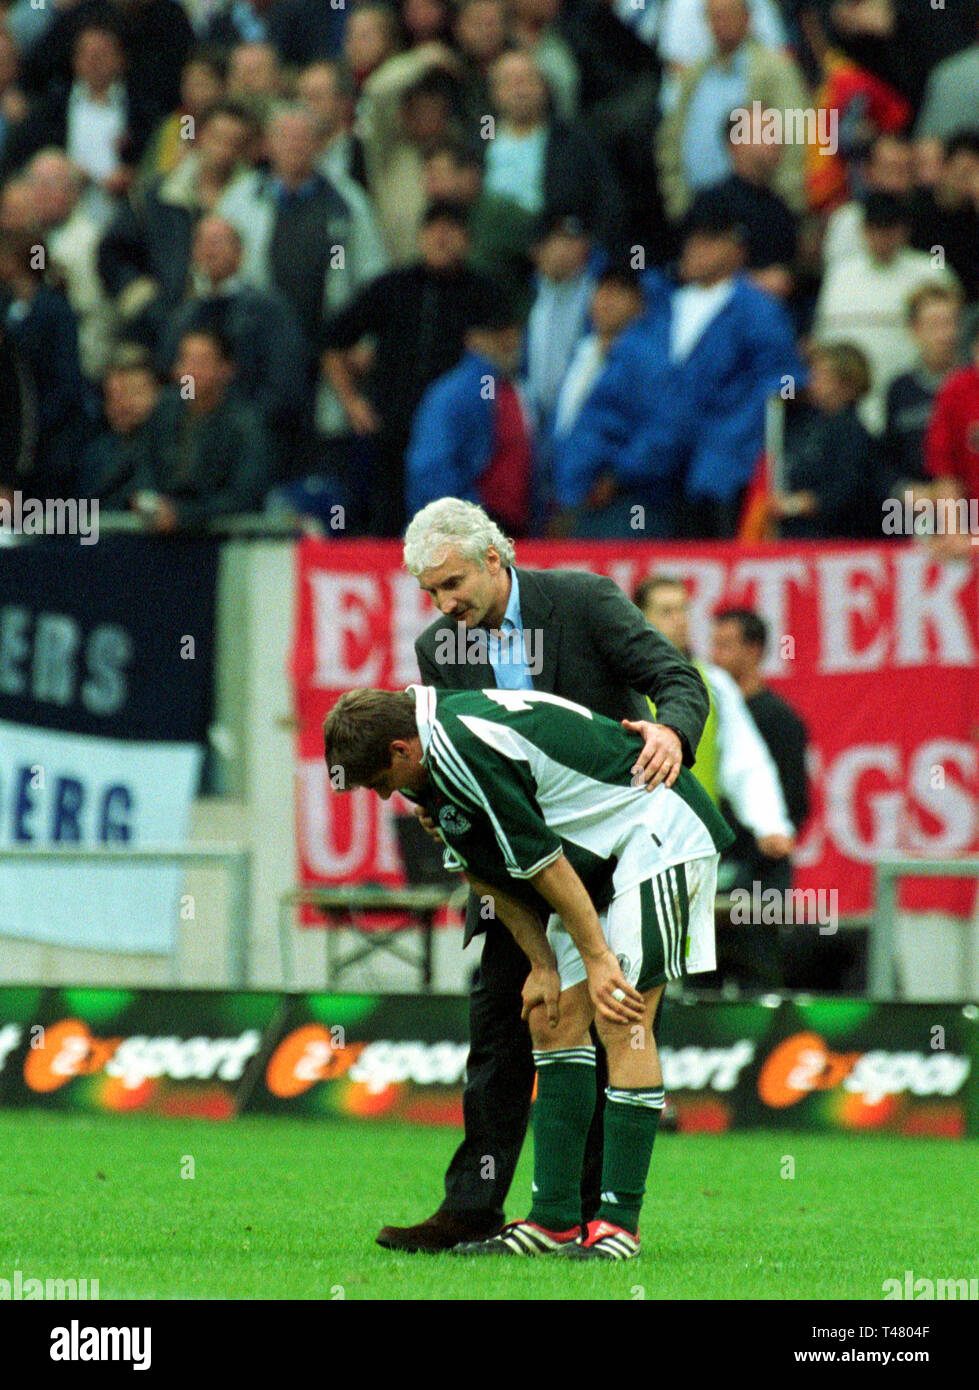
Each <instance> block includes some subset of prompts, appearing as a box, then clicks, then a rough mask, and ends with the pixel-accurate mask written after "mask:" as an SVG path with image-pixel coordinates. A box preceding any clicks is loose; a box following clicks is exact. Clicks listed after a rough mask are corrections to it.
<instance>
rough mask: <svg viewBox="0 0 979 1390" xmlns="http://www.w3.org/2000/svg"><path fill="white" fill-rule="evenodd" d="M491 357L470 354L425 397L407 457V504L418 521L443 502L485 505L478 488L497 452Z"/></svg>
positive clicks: (465, 355) (494, 376) (434, 385)
mask: <svg viewBox="0 0 979 1390" xmlns="http://www.w3.org/2000/svg"><path fill="white" fill-rule="evenodd" d="M497 375H498V373H497V369H496V367H495V366H494V365H493V363H492V362H491V361H490V360H489V358H488V357H482V356H480V355H479V354H478V353H475V352H466V353H465V354H464V355H463V357H462V360H461V361H460V362H459V364H458V366H456V367H453V368H452V370H451V371H449V372H445V373H444V374H443V375H442V376H440V377H439V378H438V380H437V381H434V382H433V383H432V385H431V386H430V387H429V388H428V390H427V391H426V392H425V395H424V396H423V397H422V400H421V404H420V405H419V407H418V409H417V411H416V412H415V418H414V420H413V422H412V427H411V440H410V442H409V444H408V449H407V452H406V454H405V502H406V505H407V508H408V515H409V516H414V514H415V513H416V512H417V511H419V510H420V509H421V508H422V507H425V506H427V505H428V503H429V502H435V501H437V500H438V498H440V497H461V498H462V499H463V500H464V501H466V502H479V500H480V498H479V491H478V488H477V483H478V482H479V479H480V478H481V477H482V475H483V473H485V471H486V469H487V467H488V465H489V461H490V458H491V456H492V453H493V415H494V409H493V407H494V401H495V397H494V396H493V395H492V394H491V393H490V392H489V391H488V390H487V389H486V388H487V382H488V381H489V380H491V379H492V380H494V381H495V379H496V377H497Z"/></svg>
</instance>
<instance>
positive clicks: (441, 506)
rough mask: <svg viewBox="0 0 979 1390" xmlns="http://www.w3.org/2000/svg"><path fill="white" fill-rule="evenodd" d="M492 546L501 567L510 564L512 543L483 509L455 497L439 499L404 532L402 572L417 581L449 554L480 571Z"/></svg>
mask: <svg viewBox="0 0 979 1390" xmlns="http://www.w3.org/2000/svg"><path fill="white" fill-rule="evenodd" d="M491 545H492V546H494V547H495V548H496V549H497V550H498V551H499V552H500V560H501V561H502V563H503V565H504V566H507V567H509V566H510V565H512V564H513V558H514V548H513V541H511V540H510V539H509V537H508V536H505V535H504V534H503V532H502V531H501V530H500V528H499V526H497V524H496V522H495V521H493V520H492V519H491V518H490V517H488V516H487V515H486V513H485V512H484V511H483V509H482V507H477V506H476V504H475V502H463V501H461V500H460V498H458V497H440V498H439V500H438V501H437V502H429V504H428V506H427V507H422V509H421V511H420V512H418V513H417V514H416V515H415V516H414V517H413V518H412V520H411V524H410V525H409V527H408V529H407V531H406V532H405V547H404V563H405V569H406V570H407V571H408V573H409V574H413V575H414V576H415V578H416V579H417V578H418V576H419V575H420V574H421V572H422V571H423V570H427V569H432V568H433V567H435V566H437V565H441V564H443V563H444V561H445V557H446V556H447V555H448V553H449V551H450V550H458V552H459V554H460V555H461V556H462V558H463V559H464V560H475V561H476V563H477V564H478V565H479V567H480V569H482V568H483V567H484V564H485V561H486V552H487V550H488V549H489V548H490V546H491Z"/></svg>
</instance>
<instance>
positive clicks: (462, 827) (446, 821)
mask: <svg viewBox="0 0 979 1390" xmlns="http://www.w3.org/2000/svg"><path fill="white" fill-rule="evenodd" d="M439 825H440V826H441V827H442V829H443V830H445V831H447V832H448V834H450V835H465V833H466V831H467V830H469V829H470V828H471V827H472V821H471V820H467V818H466V817H465V816H464V815H463V814H462V812H461V811H459V810H457V809H456V807H455V806H443V807H442V809H441V810H440V811H439Z"/></svg>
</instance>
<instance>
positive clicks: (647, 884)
mask: <svg viewBox="0 0 979 1390" xmlns="http://www.w3.org/2000/svg"><path fill="white" fill-rule="evenodd" d="M639 909H640V918H641V920H640V940H641V941H642V969H641V970H640V972H639V978H638V980H637V981H636V989H638V990H639V992H640V993H642V992H643V991H645V990H647V989H652V988H653V986H654V985H661V984H663V982H664V981H665V980H666V955H665V951H664V948H663V942H664V933H663V930H662V929H661V926H660V911H659V909H658V908H657V905H656V899H655V897H654V894H653V880H652V879H651V878H647V879H645V880H644V881H643V882H642V883H640V885H639ZM665 939H666V940H669V933H667V934H666V937H665Z"/></svg>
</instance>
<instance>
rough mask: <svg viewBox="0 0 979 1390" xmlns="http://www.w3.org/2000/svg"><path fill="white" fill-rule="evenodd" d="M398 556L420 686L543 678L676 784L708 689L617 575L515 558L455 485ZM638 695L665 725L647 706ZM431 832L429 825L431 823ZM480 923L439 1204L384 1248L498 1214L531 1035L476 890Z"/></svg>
mask: <svg viewBox="0 0 979 1390" xmlns="http://www.w3.org/2000/svg"><path fill="white" fill-rule="evenodd" d="M404 559H405V565H406V567H407V569H408V570H409V571H410V572H411V573H412V574H414V575H415V577H416V578H417V579H418V582H419V584H420V585H421V587H422V588H423V589H425V590H426V592H428V593H430V594H431V595H432V597H433V599H434V601H435V604H436V606H437V607H438V608H439V609H440V610H441V613H442V616H441V617H440V618H437V619H436V620H435V622H433V623H432V624H431V625H430V626H429V627H428V628H426V630H425V631H424V632H423V633H422V635H421V637H419V639H418V641H417V642H416V644H415V653H416V656H417V658H418V667H419V671H420V672H421V679H422V682H423V683H424V684H425V685H434V686H441V687H443V688H450V689H472V690H478V689H482V688H484V687H488V686H493V685H496V686H498V687H500V688H503V689H511V690H512V689H518V690H519V689H535V690H543V691H547V692H548V693H549V694H554V695H560V696H563V697H564V698H565V699H568V700H573V701H575V702H576V703H578V704H582V705H586V706H587V707H588V708H589V709H592V710H595V711H596V713H598V714H604V715H607V716H609V717H610V718H613V719H620V720H622V722H623V723H624V724H626V726H627V727H628V728H631V729H634V730H635V731H636V732H638V733H641V734H642V736H643V738H644V740H645V741H644V744H643V747H642V750H641V752H640V753H639V755H638V757H637V759H636V767H635V769H634V772H635V775H636V776H637V777H640V776H641V777H642V778H643V779H644V780H645V782H646V785H647V786H648V787H649V788H650V789H652V787H654V786H657V785H658V784H659V783H660V782H664V783H665V784H666V785H667V786H672V785H673V783H674V781H675V780H676V778H677V776H678V775H679V772H680V768H681V766H687V767H690V766H691V765H692V763H693V761H694V754H695V750H696V747H697V744H698V742H699V740H700V736H701V733H702V732H703V728H704V724H705V722H706V719H707V712H708V708H709V703H708V696H707V690H706V687H705V686H704V683H703V681H702V680H701V678H700V676H699V674H698V673H697V671H696V670H695V669H694V667H693V666H692V665H691V664H690V663H689V662H688V661H687V660H686V659H685V658H684V657H683V656H681V655H680V653H679V652H678V651H677V650H676V649H675V648H674V647H673V646H672V645H671V644H670V643H669V642H667V641H666V640H665V638H662V637H660V636H659V634H658V633H656V632H655V631H653V630H652V629H650V628H649V627H648V626H647V625H646V624H645V623H644V622H643V620H642V616H641V614H639V612H638V610H637V609H635V608H634V607H633V606H632V605H631V604H630V602H629V600H628V599H627V598H626V596H625V595H624V594H623V593H622V591H621V590H620V589H619V588H618V587H617V586H616V585H615V584H614V583H613V582H612V581H611V580H610V579H606V578H604V577H602V576H598V575H593V574H588V573H585V572H579V571H575V570H552V571H534V570H525V569H518V568H517V567H516V566H515V565H514V563H513V561H514V548H513V543H512V541H510V540H508V539H507V538H506V537H505V536H504V535H503V533H502V531H501V530H500V529H499V527H498V526H497V525H496V523H495V522H493V521H491V520H490V518H489V517H488V516H487V515H486V513H485V512H484V511H483V510H482V509H481V508H480V507H477V506H475V505H474V504H473V503H469V502H462V501H459V500H458V499H457V498H452V497H449V498H442V499H440V500H439V501H437V502H432V503H430V505H429V506H427V507H425V508H424V509H423V510H422V511H421V512H419V513H418V515H417V516H416V517H415V518H414V520H413V521H412V522H411V524H410V526H409V527H408V530H407V532H406V533H405V547H404ZM647 695H648V696H650V697H651V698H652V699H653V700H654V701H655V703H656V708H657V712H658V715H659V718H660V719H661V720H662V723H658V724H653V723H651V722H650V721H649V720H648V719H646V718H644V715H645V714H648V712H649V707H648V705H647V703H646V697H647ZM426 828H430V829H434V827H433V826H432V825H431V822H429V823H428V826H427V827H426ZM480 932H485V934H486V940H485V942H484V945H483V955H482V959H481V961H480V966H479V970H478V973H477V977H476V980H475V983H474V985H473V991H472V998H471V1002H470V1017H469V1024H470V1051H469V1061H468V1066H467V1081H466V1090H465V1094H464V1096H463V1114H464V1117H465V1125H466V1136H465V1139H464V1140H463V1142H462V1144H460V1146H459V1148H458V1149H457V1151H456V1153H455V1156H454V1157H453V1159H452V1162H451V1163H450V1164H449V1168H448V1172H447V1173H446V1178H445V1200H444V1202H443V1203H442V1205H441V1207H440V1208H439V1210H438V1211H437V1212H435V1214H434V1215H433V1216H431V1217H429V1218H428V1220H427V1221H423V1222H421V1223H420V1224H419V1225H417V1226H409V1227H394V1226H385V1227H384V1228H383V1230H381V1232H380V1233H379V1235H378V1237H377V1240H378V1244H379V1245H384V1246H387V1247H388V1248H390V1249H395V1250H426V1251H438V1250H447V1249H451V1247H452V1246H454V1245H457V1244H459V1243H460V1242H462V1241H466V1240H473V1239H480V1238H482V1237H484V1236H489V1235H492V1234H493V1233H494V1232H495V1231H497V1230H499V1228H500V1227H501V1225H502V1224H503V1204H504V1202H505V1200H506V1194H507V1191H508V1190H509V1187H510V1183H511V1180H512V1178H513V1173H514V1169H515V1168H516V1165H517V1159H518V1158H519V1156H520V1149H521V1146H522V1144H523V1139H524V1135H525V1133H526V1130H527V1122H528V1119H529V1116H530V1097H531V1091H532V1089H533V1082H534V1062H533V1054H532V1050H531V1044H530V1035H529V1033H528V1031H527V1027H526V1025H525V1024H524V1023H523V1022H522V1021H521V1017H520V1011H521V997H520V995H521V989H522V987H523V983H524V980H525V979H526V977H527V973H528V970H529V962H528V961H527V959H526V958H525V957H524V956H523V954H522V952H521V951H520V949H519V948H518V947H517V946H516V944H515V942H514V940H513V938H512V937H511V935H510V933H509V931H508V930H507V929H506V927H505V925H504V924H503V923H502V922H496V921H494V920H493V919H492V918H489V919H486V918H485V917H484V915H483V912H482V909H481V906H480V901H479V900H478V899H476V898H475V897H473V896H470V900H469V907H468V911H467V914H466V936H465V939H466V943H467V944H468V943H469V941H471V940H472V938H473V936H475V935H476V934H478V933H480ZM603 1060H604V1059H603ZM605 1085H606V1076H605V1068H604V1065H600V1066H599V1067H598V1091H599V1105H598V1107H597V1108H596V1112H595V1119H594V1121H593V1123H592V1128H591V1132H590V1133H589V1136H588V1147H587V1150H586V1155H585V1165H584V1172H583V1176H582V1215H583V1218H584V1220H585V1221H590V1220H591V1219H592V1218H593V1217H594V1214H595V1211H596V1210H597V1208H598V1204H599V1198H600V1189H601V1182H600V1179H601V1155H602V1106H603V1105H604V1099H605Z"/></svg>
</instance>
